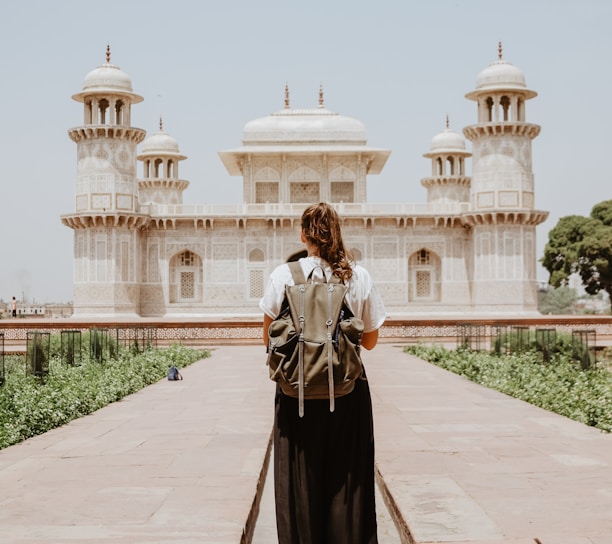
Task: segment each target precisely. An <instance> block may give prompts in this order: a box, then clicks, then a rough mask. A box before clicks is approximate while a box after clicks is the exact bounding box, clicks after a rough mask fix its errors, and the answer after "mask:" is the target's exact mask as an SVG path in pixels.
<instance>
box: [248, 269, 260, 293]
mask: <svg viewBox="0 0 612 544" xmlns="http://www.w3.org/2000/svg"><path fill="white" fill-rule="evenodd" d="M263 294H264V274H263V270H250V271H249V296H250V297H251V298H261V297H263Z"/></svg>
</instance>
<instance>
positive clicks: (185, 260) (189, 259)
mask: <svg viewBox="0 0 612 544" xmlns="http://www.w3.org/2000/svg"><path fill="white" fill-rule="evenodd" d="M194 264H195V257H194V255H193V253H191V251H183V253H181V265H182V266H193V265H194Z"/></svg>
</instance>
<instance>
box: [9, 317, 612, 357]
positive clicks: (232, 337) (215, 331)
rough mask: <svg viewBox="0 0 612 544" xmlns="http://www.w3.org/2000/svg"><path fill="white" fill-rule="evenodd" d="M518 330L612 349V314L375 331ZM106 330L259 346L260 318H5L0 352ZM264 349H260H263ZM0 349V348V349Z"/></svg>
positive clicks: (438, 338) (485, 337) (405, 335)
mask: <svg viewBox="0 0 612 544" xmlns="http://www.w3.org/2000/svg"><path fill="white" fill-rule="evenodd" d="M512 328H518V329H521V330H528V331H529V333H530V334H533V335H535V331H536V330H537V329H554V330H555V331H557V332H558V333H567V334H571V333H572V332H574V331H591V332H593V334H594V337H595V339H596V344H597V346H599V347H603V346H607V345H612V316H592V315H589V316H541V317H529V318H521V317H516V318H500V317H491V318H464V319H463V318H462V319H457V318H452V319H451V318H446V317H440V318H430V319H421V318H419V319H410V318H397V317H394V318H389V319H387V321H385V323H384V325H383V326H382V328H381V329H380V331H379V341H380V342H387V343H392V342H396V343H402V344H418V343H425V344H431V343H434V344H444V345H447V346H455V345H458V344H459V342H461V341H463V340H465V337H466V336H467V337H468V338H470V339H471V340H470V341H471V342H476V343H478V344H482V347H483V348H486V347H487V346H488V345H490V343H491V341H492V339H493V338H495V336H496V335H497V334H499V331H500V329H506V330H511V329H512ZM91 329H108V330H109V331H112V334H115V335H122V336H124V337H129V336H130V331H134V330H140V331H142V330H146V331H148V332H147V334H150V335H151V337H152V338H154V339H155V343H156V345H158V346H167V345H171V344H173V343H182V344H184V345H189V346H193V347H201V348H205V347H209V346H215V345H221V344H257V343H260V342H261V337H262V321H261V319H259V318H251V319H248V318H235V319H217V318H214V317H213V318H205V319H198V320H191V319H189V318H185V319H178V318H176V319H159V320H156V319H154V318H142V319H120V318H117V319H112V318H106V319H99V320H85V319H77V318H69V319H53V320H49V319H44V318H32V319H4V320H0V334H2V335H4V336H3V339H4V352H5V353H13V352H23V351H25V349H26V339H27V333H28V332H29V331H40V332H51V333H58V334H59V333H60V332H61V331H62V330H79V331H81V332H87V331H89V330H91ZM263 349H264V347H263V345H262V350H263ZM1 350H2V346H1V345H0V351H1Z"/></svg>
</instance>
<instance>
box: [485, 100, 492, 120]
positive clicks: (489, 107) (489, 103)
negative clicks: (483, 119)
mask: <svg viewBox="0 0 612 544" xmlns="http://www.w3.org/2000/svg"><path fill="white" fill-rule="evenodd" d="M486 104H487V121H488V122H489V123H491V122H492V121H493V99H492V98H491V97H490V96H489V97H488V98H487V102H486Z"/></svg>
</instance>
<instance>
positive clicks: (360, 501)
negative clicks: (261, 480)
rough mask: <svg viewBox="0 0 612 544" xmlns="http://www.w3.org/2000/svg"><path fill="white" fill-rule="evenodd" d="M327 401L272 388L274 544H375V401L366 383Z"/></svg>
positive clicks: (359, 383) (362, 381)
mask: <svg viewBox="0 0 612 544" xmlns="http://www.w3.org/2000/svg"><path fill="white" fill-rule="evenodd" d="M335 402H336V406H335V411H334V412H330V411H329V400H306V401H305V403H304V404H305V408H304V417H303V418H300V417H299V415H298V400H297V399H295V398H292V397H288V396H287V395H284V394H283V393H282V392H281V391H280V389H279V388H278V387H277V389H276V399H275V427H274V491H275V496H276V525H277V530H278V541H279V544H377V542H378V539H377V536H376V506H375V495H374V491H375V490H374V485H375V484H374V430H373V423H372V400H371V397H370V389H369V387H368V382H367V381H366V380H358V381H357V383H356V384H355V389H354V390H353V392H352V393H350V394H348V395H345V396H343V397H339V398H336V399H335Z"/></svg>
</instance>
